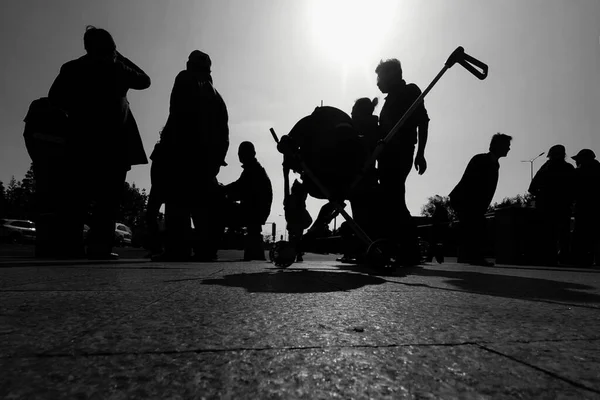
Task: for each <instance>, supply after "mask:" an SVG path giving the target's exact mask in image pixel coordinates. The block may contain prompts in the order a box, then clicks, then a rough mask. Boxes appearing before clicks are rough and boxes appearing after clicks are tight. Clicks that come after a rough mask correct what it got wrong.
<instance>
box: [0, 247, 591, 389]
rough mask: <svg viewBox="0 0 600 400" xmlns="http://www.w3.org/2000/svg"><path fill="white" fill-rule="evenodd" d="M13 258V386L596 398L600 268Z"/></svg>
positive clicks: (7, 380) (5, 299) (6, 351)
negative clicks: (381, 268)
mask: <svg viewBox="0 0 600 400" xmlns="http://www.w3.org/2000/svg"><path fill="white" fill-rule="evenodd" d="M241 255H242V254H241V252H235V251H223V252H221V253H220V259H221V260H220V261H219V262H215V263H205V264H201V263H171V264H165V263H152V262H145V261H142V260H140V259H137V260H132V261H131V262H126V261H119V262H118V263H95V264H94V263H89V262H87V261H81V262H77V261H75V262H72V263H69V264H66V265H65V264H64V263H53V262H36V261H34V260H33V259H28V258H23V257H11V256H3V257H0V370H1V371H2V373H1V374H0V398H3V399H19V398H24V399H30V398H31V399H58V398H77V399H80V398H92V399H147V398H154V399H167V398H168V399H202V398H207V399H209V398H224V399H300V398H302V399H326V398H340V399H370V398H372V399H402V398H416V399H425V398H427V399H429V398H431V399H434V398H449V399H452V398H460V399H488V398H489V399H512V398H517V399H536V398H543V399H552V398H561V399H562V398H570V399H600V270H599V269H588V270H585V269H572V268H569V269H567V268H564V269H561V268H543V267H515V266H512V267H511V266H498V267H493V268H485V267H474V266H466V265H462V264H457V263H455V262H447V263H445V264H442V265H438V264H427V265H424V266H422V267H418V268H411V269H406V270H396V271H395V272H393V273H387V274H383V273H381V272H378V271H376V270H372V269H368V268H360V267H356V266H349V265H345V264H341V263H338V262H336V261H334V260H335V256H317V255H307V256H306V261H305V262H304V263H301V264H295V265H293V266H292V267H290V268H288V269H286V270H280V269H277V268H275V267H274V266H273V265H272V264H269V263H265V262H240V261H236V260H239V259H240V258H241Z"/></svg>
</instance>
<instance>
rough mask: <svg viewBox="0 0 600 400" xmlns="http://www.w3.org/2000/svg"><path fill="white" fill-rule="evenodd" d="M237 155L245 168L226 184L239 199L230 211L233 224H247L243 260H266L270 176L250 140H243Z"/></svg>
mask: <svg viewBox="0 0 600 400" xmlns="http://www.w3.org/2000/svg"><path fill="white" fill-rule="evenodd" d="M238 157H239V160H240V162H241V163H242V168H243V169H244V171H243V172H242V174H241V175H240V177H239V179H238V180H236V181H235V182H232V183H230V184H228V185H226V186H225V195H226V196H227V198H228V199H229V200H231V201H239V202H240V203H239V205H237V203H236V205H237V206H234V209H233V210H234V212H232V213H231V214H232V218H231V220H232V221H231V224H232V225H233V226H244V227H246V235H245V245H244V261H251V260H265V251H264V245H263V238H262V226H263V225H264V224H265V222H266V221H267V218H268V217H269V214H271V204H272V203H273V189H272V186H271V180H270V179H269V176H268V175H267V172H266V171H265V169H264V168H263V166H262V165H260V163H259V162H258V160H257V159H256V150H255V148H254V145H253V144H252V143H251V142H242V143H241V144H240V147H239V149H238Z"/></svg>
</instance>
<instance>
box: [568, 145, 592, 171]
mask: <svg viewBox="0 0 600 400" xmlns="http://www.w3.org/2000/svg"><path fill="white" fill-rule="evenodd" d="M571 158H572V159H573V160H575V164H577V166H578V167H579V166H581V165H585V164H588V163H590V162H592V161H594V160H595V159H596V153H594V151H593V150H591V149H583V150H579V153H577V154H575V155H574V156H573V157H571Z"/></svg>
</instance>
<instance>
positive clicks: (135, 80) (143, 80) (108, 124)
mask: <svg viewBox="0 0 600 400" xmlns="http://www.w3.org/2000/svg"><path fill="white" fill-rule="evenodd" d="M148 87H150V78H149V77H148V75H146V73H145V72H144V71H142V70H141V69H140V68H139V67H137V66H136V65H135V64H134V63H132V62H131V61H129V60H128V59H127V58H125V57H122V56H119V57H118V58H117V60H116V61H115V62H114V63H100V62H98V61H96V60H95V59H94V58H92V57H90V56H89V55H84V56H82V57H80V58H78V59H76V60H72V61H69V62H67V63H66V64H64V65H63V66H62V67H61V69H60V73H59V74H58V76H57V78H56V80H55V81H54V83H53V84H52V86H51V88H50V91H49V93H48V98H49V99H50V101H51V102H52V103H53V104H54V105H56V106H57V107H59V108H61V109H63V110H64V111H65V112H66V113H67V115H68V118H69V125H70V129H71V130H72V132H71V139H72V143H73V148H74V149H75V152H76V155H75V159H76V160H78V161H82V162H84V163H106V162H110V163H112V164H114V165H119V166H122V167H124V168H125V169H129V168H130V167H131V166H132V165H137V164H147V163H148V159H147V157H146V153H145V151H144V146H143V144H142V139H141V136H140V132H139V129H138V126H137V123H136V121H135V118H134V117H133V114H132V112H131V109H130V107H129V101H128V100H127V92H128V91H129V89H137V90H143V89H147V88H148Z"/></svg>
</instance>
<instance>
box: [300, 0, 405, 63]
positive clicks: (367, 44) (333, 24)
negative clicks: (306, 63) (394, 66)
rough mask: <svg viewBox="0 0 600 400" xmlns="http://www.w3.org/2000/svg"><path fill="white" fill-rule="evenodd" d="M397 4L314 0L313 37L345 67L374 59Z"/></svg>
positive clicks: (390, 0)
mask: <svg viewBox="0 0 600 400" xmlns="http://www.w3.org/2000/svg"><path fill="white" fill-rule="evenodd" d="M396 4H397V0H315V1H314V2H313V3H312V4H311V23H312V34H313V38H314V40H315V42H316V43H317V45H318V47H319V49H320V50H321V51H322V52H323V53H325V54H326V55H327V56H329V57H331V58H332V59H333V61H335V62H339V63H341V64H342V65H343V66H344V67H356V66H362V65H364V64H365V63H372V60H371V58H372V57H373V56H375V54H376V53H377V52H378V49H379V46H380V41H381V40H382V38H383V37H385V35H386V34H387V33H388V32H389V26H390V23H391V21H392V18H393V16H394V11H395V7H396Z"/></svg>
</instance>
